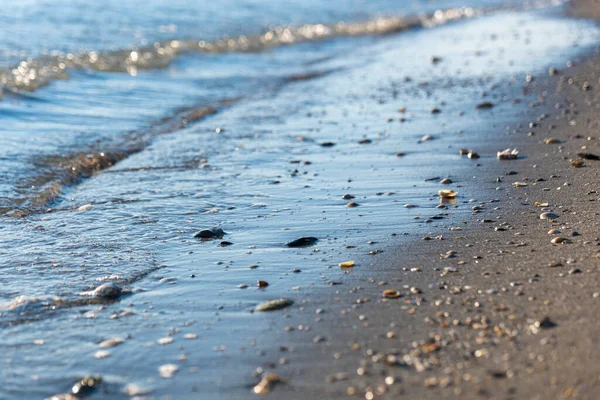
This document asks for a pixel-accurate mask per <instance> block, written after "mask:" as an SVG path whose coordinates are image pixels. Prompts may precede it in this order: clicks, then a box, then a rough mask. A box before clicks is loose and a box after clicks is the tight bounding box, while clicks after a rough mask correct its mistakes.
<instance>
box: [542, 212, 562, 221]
mask: <svg viewBox="0 0 600 400" xmlns="http://www.w3.org/2000/svg"><path fill="white" fill-rule="evenodd" d="M558 217H559V215H558V214H554V213H552V212H543V213H541V214H540V219H550V220H552V219H557V218H558Z"/></svg>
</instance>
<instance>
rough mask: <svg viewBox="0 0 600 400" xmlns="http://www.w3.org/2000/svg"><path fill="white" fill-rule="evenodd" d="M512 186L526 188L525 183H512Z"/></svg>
mask: <svg viewBox="0 0 600 400" xmlns="http://www.w3.org/2000/svg"><path fill="white" fill-rule="evenodd" d="M513 186H514V187H525V186H527V183H525V182H514V183H513Z"/></svg>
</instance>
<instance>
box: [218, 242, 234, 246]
mask: <svg viewBox="0 0 600 400" xmlns="http://www.w3.org/2000/svg"><path fill="white" fill-rule="evenodd" d="M232 244H233V243H232V242H228V241H227V240H224V241H222V242H221V243H219V247H227V246H231V245H232Z"/></svg>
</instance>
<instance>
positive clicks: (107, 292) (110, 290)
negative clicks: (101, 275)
mask: <svg viewBox="0 0 600 400" xmlns="http://www.w3.org/2000/svg"><path fill="white" fill-rule="evenodd" d="M122 293H123V290H122V289H121V288H120V287H119V286H117V285H115V284H114V283H112V282H109V283H104V284H102V285H100V286H98V287H97V288H96V289H94V291H93V292H92V295H93V296H95V297H100V298H103V299H117V298H119V297H120V296H121V294H122Z"/></svg>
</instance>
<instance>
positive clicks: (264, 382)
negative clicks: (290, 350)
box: [252, 372, 283, 395]
mask: <svg viewBox="0 0 600 400" xmlns="http://www.w3.org/2000/svg"><path fill="white" fill-rule="evenodd" d="M282 382H283V379H281V377H280V376H279V375H277V374H276V373H273V372H269V373H268V374H264V375H263V377H262V379H261V380H260V382H258V384H257V385H256V386H254V388H253V389H252V391H253V392H254V393H256V394H260V395H264V394H267V393H269V392H270V391H271V389H272V388H273V386H274V385H275V384H277V383H282Z"/></svg>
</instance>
